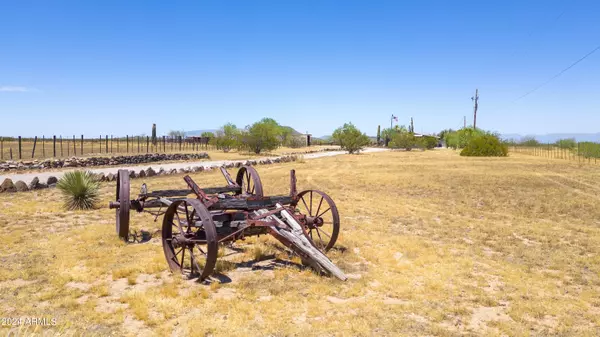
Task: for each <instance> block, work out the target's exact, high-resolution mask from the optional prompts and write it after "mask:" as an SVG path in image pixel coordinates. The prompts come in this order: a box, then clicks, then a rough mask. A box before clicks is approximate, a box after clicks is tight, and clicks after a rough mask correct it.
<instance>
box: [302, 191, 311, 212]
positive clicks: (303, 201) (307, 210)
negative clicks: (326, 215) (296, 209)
mask: <svg viewBox="0 0 600 337" xmlns="http://www.w3.org/2000/svg"><path fill="white" fill-rule="evenodd" d="M300 199H301V200H302V203H304V206H305V207H306V210H307V211H308V210H309V208H308V205H307V204H306V201H304V196H303V197H302V198H300ZM308 215H310V216H312V214H310V211H309V213H308Z"/></svg>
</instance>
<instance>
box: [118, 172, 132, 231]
mask: <svg viewBox="0 0 600 337" xmlns="http://www.w3.org/2000/svg"><path fill="white" fill-rule="evenodd" d="M129 195H130V184H129V171H127V170H119V172H118V173H117V201H118V202H119V204H120V205H119V208H117V210H116V214H117V235H119V237H120V238H121V239H123V240H125V241H127V239H128V237H129Z"/></svg>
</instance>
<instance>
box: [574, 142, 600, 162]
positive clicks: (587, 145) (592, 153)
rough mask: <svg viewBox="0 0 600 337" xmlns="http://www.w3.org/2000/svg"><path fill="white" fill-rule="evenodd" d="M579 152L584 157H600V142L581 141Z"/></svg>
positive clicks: (578, 146)
mask: <svg viewBox="0 0 600 337" xmlns="http://www.w3.org/2000/svg"><path fill="white" fill-rule="evenodd" d="M576 147H577V149H578V151H579V152H578V153H579V155H580V156H583V157H584V158H600V144H598V143H594V142H580V143H579V144H578V145H577V146H576Z"/></svg>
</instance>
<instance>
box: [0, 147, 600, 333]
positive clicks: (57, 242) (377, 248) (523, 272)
mask: <svg viewBox="0 0 600 337" xmlns="http://www.w3.org/2000/svg"><path fill="white" fill-rule="evenodd" d="M291 168H296V170H297V176H298V181H299V188H300V189H307V188H318V189H321V190H323V191H326V192H327V193H329V194H330V195H331V196H332V197H333V198H334V200H335V201H336V203H337V205H338V207H339V209H340V214H341V223H342V231H341V234H340V238H339V241H338V245H337V246H338V247H339V248H340V249H337V250H333V251H332V252H331V253H330V254H329V255H330V257H331V258H332V259H333V261H334V262H335V263H337V264H338V265H339V266H340V267H341V268H342V269H343V270H344V271H346V273H348V274H349V276H350V279H349V280H348V281H347V282H340V281H337V280H336V279H332V278H326V277H321V276H318V275H316V274H314V273H313V272H311V271H310V270H306V269H302V268H300V267H299V266H298V265H299V260H298V259H297V258H292V259H291V260H290V258H289V257H288V255H287V253H285V251H283V250H282V249H281V247H280V245H279V244H278V243H276V242H275V241H274V240H272V239H270V238H264V237H260V238H250V239H248V240H247V241H246V242H238V243H236V246H237V247H238V248H240V249H241V250H242V251H243V252H242V254H241V255H238V256H237V257H235V258H234V259H231V260H227V261H229V265H227V266H224V267H223V270H225V271H224V274H225V275H227V277H228V278H229V279H230V280H231V281H230V282H225V283H222V284H219V283H213V284H211V285H209V286H208V285H203V284H199V283H197V282H194V281H189V280H183V279H182V278H181V277H178V276H177V275H171V274H170V273H168V272H166V268H167V265H166V262H165V261H164V257H163V253H162V248H161V246H160V240H159V238H158V237H155V238H154V239H152V240H151V241H150V242H147V243H144V244H130V245H126V244H124V243H121V242H120V241H118V239H117V238H116V234H115V232H114V212H113V211H110V210H108V209H106V208H103V209H100V210H97V211H92V212H65V211H62V210H61V209H60V201H59V198H58V192H57V191H56V190H43V191H35V192H28V193H22V194H15V195H6V194H5V195H0V207H1V208H0V262H2V268H1V269H0V312H2V313H3V315H4V316H8V317H15V316H23V317H25V316H38V317H39V316H43V317H55V318H57V323H58V324H57V326H55V327H52V329H53V331H55V332H65V331H77V332H83V331H85V333H86V334H96V335H105V334H109V333H115V334H119V335H132V336H133V335H140V334H144V335H151V334H156V335H184V334H189V335H199V336H205V335H216V336H242V335H243V336H247V335H277V336H288V335H300V334H302V335H319V336H323V335H341V336H370V335H384V336H385V335H387V336H396V335H408V336H413V335H441V336H446V335H461V334H466V335H510V336H519V335H523V336H526V335H588V336H596V335H598V334H600V330H599V329H598V326H599V325H600V255H599V252H600V226H599V220H598V219H600V209H599V208H598V207H597V204H598V200H597V199H598V192H599V191H600V184H599V183H598V177H599V175H600V171H598V168H596V167H595V166H589V165H585V166H577V164H576V163H573V162H566V161H560V160H555V161H548V160H547V159H545V158H539V157H529V156H519V155H515V156H511V157H509V158H493V159H491V158H481V159H479V158H462V157H460V156H458V154H457V153H455V152H453V151H429V152H408V153H407V152H387V153H376V154H361V155H358V156H351V155H346V156H338V157H329V158H322V159H315V160H309V161H306V162H305V163H288V164H282V165H272V166H261V167H259V168H258V170H259V172H260V174H261V178H262V180H263V184H264V185H265V192H266V193H268V194H286V193H287V192H288V171H289V169H291ZM193 177H194V178H195V180H196V181H197V182H198V183H199V184H200V185H203V186H216V185H221V184H223V178H222V177H221V176H220V174H219V173H217V172H211V173H206V172H205V173H200V174H197V175H193ZM146 182H147V184H148V186H149V187H150V190H156V189H165V188H180V187H181V188H183V187H184V186H185V183H184V182H183V180H182V179H181V177H180V176H176V177H173V176H170V177H157V178H151V179H147V181H146ZM140 183H141V182H136V181H134V182H133V184H134V185H138V184H140ZM114 188H115V185H114V183H112V184H106V185H103V187H102V194H103V206H105V205H106V203H108V201H109V200H111V198H113V195H114ZM133 191H134V192H137V186H136V187H134V189H133ZM132 226H133V229H137V230H139V229H142V228H145V229H148V230H151V231H155V230H156V229H158V228H159V224H158V223H153V222H152V219H151V217H150V216H149V215H147V214H142V215H139V214H135V213H134V214H132ZM222 259H223V260H226V259H227V257H226V256H223V257H222ZM254 259H256V260H263V261H260V262H256V263H252V261H253V260H254ZM264 259H266V260H264ZM251 267H253V268H251ZM224 280H225V279H224ZM48 329H49V328H39V329H38V332H43V331H45V330H48ZM31 331H32V329H31V328H30V329H29V332H31Z"/></svg>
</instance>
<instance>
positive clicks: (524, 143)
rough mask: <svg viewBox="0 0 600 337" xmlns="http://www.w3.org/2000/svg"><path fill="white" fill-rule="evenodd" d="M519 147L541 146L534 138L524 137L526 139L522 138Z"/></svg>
mask: <svg viewBox="0 0 600 337" xmlns="http://www.w3.org/2000/svg"><path fill="white" fill-rule="evenodd" d="M519 145H522V146H540V145H541V144H540V142H538V141H537V140H536V139H535V138H532V137H526V138H523V140H521V142H520V143H519Z"/></svg>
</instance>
